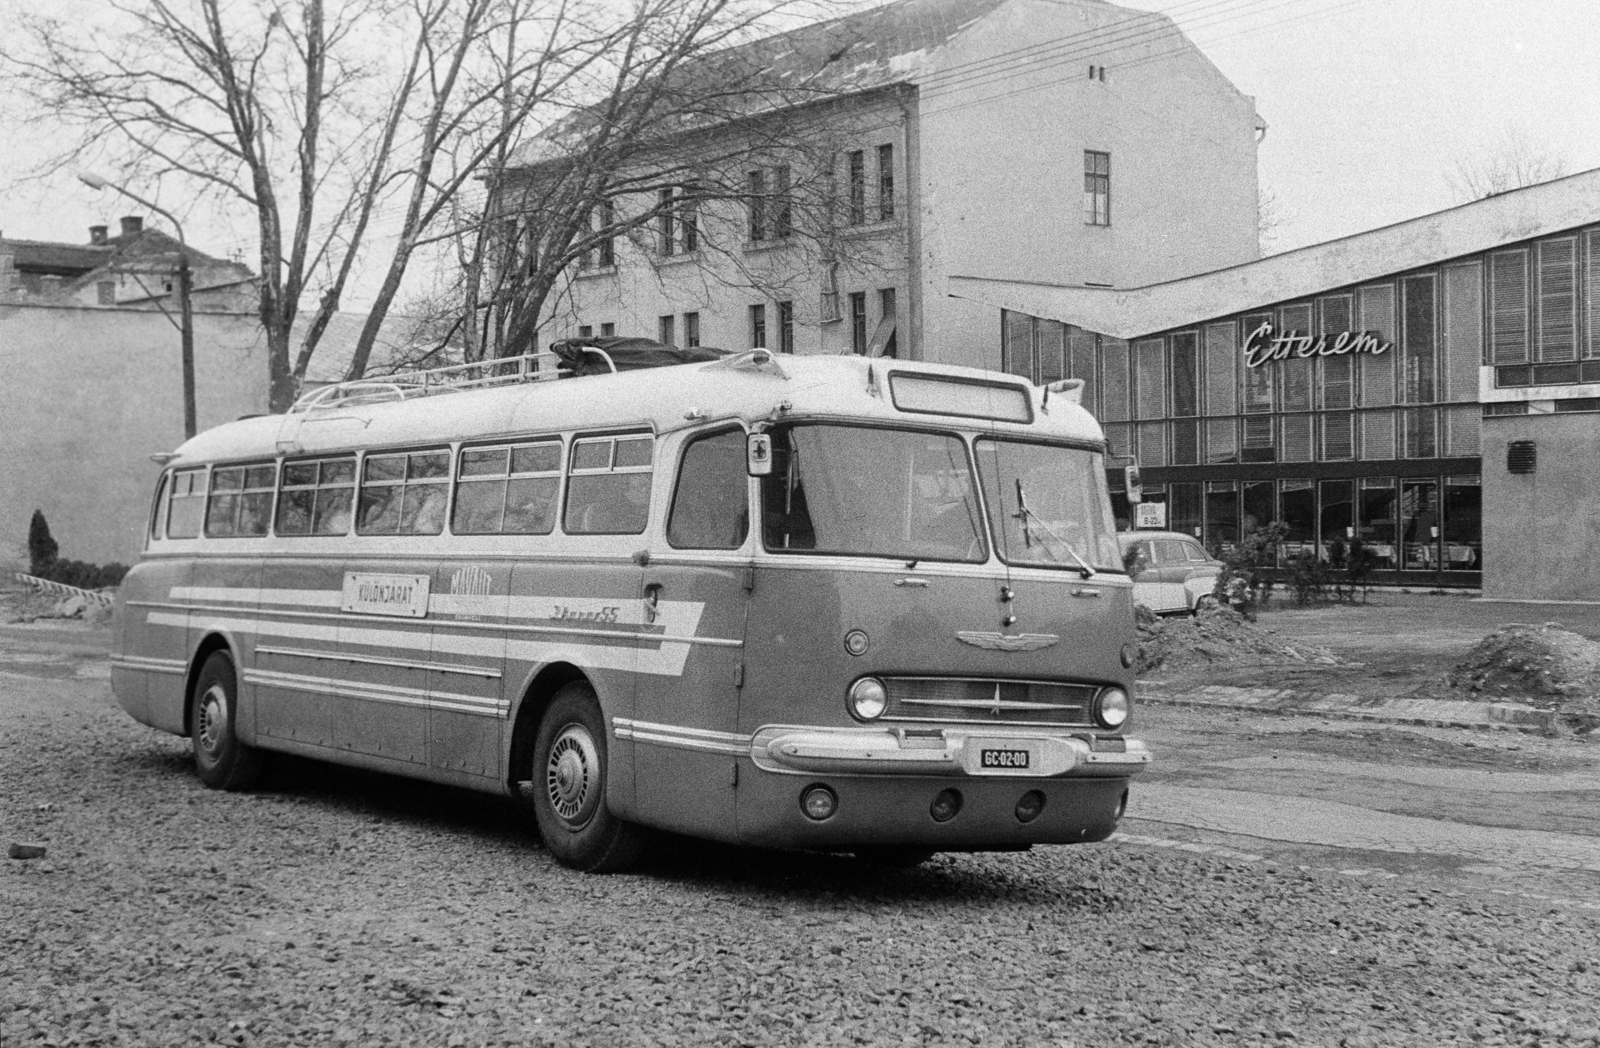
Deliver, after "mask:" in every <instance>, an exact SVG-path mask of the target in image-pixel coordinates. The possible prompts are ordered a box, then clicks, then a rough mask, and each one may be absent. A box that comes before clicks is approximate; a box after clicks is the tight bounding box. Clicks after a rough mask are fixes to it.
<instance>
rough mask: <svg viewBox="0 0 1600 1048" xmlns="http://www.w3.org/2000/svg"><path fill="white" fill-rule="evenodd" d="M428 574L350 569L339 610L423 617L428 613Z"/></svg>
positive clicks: (415, 617)
mask: <svg viewBox="0 0 1600 1048" xmlns="http://www.w3.org/2000/svg"><path fill="white" fill-rule="evenodd" d="M431 581H432V579H431V578H430V577H429V576H427V575H364V574H361V573H359V572H354V571H347V572H345V576H344V599H343V600H342V601H341V602H340V605H339V607H340V610H342V611H350V612H354V613H355V614H357V615H396V616H399V617H401V618H407V619H420V618H424V617H425V616H426V615H427V614H428V585H429V583H430V582H431Z"/></svg>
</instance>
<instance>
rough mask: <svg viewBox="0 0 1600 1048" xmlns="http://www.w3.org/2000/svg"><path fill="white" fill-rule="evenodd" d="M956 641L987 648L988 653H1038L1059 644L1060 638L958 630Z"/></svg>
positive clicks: (1051, 635) (1042, 634) (1038, 634)
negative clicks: (1041, 649)
mask: <svg viewBox="0 0 1600 1048" xmlns="http://www.w3.org/2000/svg"><path fill="white" fill-rule="evenodd" d="M956 640H959V641H960V642H961V643H963V644H970V645H972V646H973V647H974V648H987V649H988V650H989V651H1038V650H1039V649H1040V648H1048V647H1050V646H1051V645H1052V644H1059V643H1060V642H1061V638H1060V637H1058V636H1056V635H1055V634H1054V633H1016V634H1007V633H998V632H996V633H988V632H980V631H977V630H958V631H957V632H956Z"/></svg>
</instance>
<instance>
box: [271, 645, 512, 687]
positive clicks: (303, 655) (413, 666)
mask: <svg viewBox="0 0 1600 1048" xmlns="http://www.w3.org/2000/svg"><path fill="white" fill-rule="evenodd" d="M256 654H257V655H282V656H284V657H286V658H294V659H322V660H324V661H326V662H360V663H363V664H365V665H368V666H393V667H395V668H396V669H403V670H429V671H437V672H439V673H459V674H461V675H462V676H466V677H485V678H487V679H489V680H499V679H500V671H499V670H491V669H488V668H487V667H483V666H456V665H451V664H450V663H448V662H414V661H412V660H410V659H380V658H374V657H372V656H370V655H352V654H350V653H348V652H338V651H310V650H308V649H305V648H276V647H269V646H268V645H265V644H257V645H256Z"/></svg>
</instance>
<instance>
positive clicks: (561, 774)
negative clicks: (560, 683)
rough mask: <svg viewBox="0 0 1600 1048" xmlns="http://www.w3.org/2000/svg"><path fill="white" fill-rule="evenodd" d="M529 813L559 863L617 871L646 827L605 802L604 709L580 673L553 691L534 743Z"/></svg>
mask: <svg viewBox="0 0 1600 1048" xmlns="http://www.w3.org/2000/svg"><path fill="white" fill-rule="evenodd" d="M531 771H532V774H531V775H530V776H529V778H530V779H532V780H533V813H534V818H535V820H536V821H537V822H538V824H539V834H540V836H542V837H543V838H544V844H545V847H546V848H549V849H550V854H551V855H553V856H555V858H556V861H557V862H559V863H561V865H563V866H566V867H569V868H571V869H574V870H581V871H583V872H585V873H616V872H619V871H621V870H625V869H627V868H629V867H630V866H632V865H633V864H634V863H635V862H637V861H638V859H639V856H640V854H641V853H642V852H643V850H644V830H643V829H642V828H641V827H638V826H635V825H634V824H633V823H630V822H627V821H625V820H623V819H619V818H617V817H616V816H615V815H613V814H611V811H610V810H609V809H608V808H607V807H606V786H607V782H608V781H609V764H608V760H607V747H606V725H605V717H604V715H603V714H602V713H601V712H600V703H599V700H598V699H597V698H596V697H595V693H594V689H593V688H591V687H590V686H589V685H588V684H587V683H585V682H583V681H575V682H573V683H571V684H568V685H567V686H566V687H564V688H562V689H561V690H560V691H558V692H557V693H556V696H555V698H554V699H552V700H551V702H550V708H549V709H548V710H546V711H545V714H544V719H543V720H541V721H540V722H539V732H538V735H537V736H536V737H535V739H534V744H533V767H532V769H531Z"/></svg>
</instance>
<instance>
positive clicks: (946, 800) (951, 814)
mask: <svg viewBox="0 0 1600 1048" xmlns="http://www.w3.org/2000/svg"><path fill="white" fill-rule="evenodd" d="M960 810H961V791H960V790H940V791H939V793H938V794H937V795H936V796H935V797H934V798H933V803H932V804H930V805H928V814H929V815H932V816H933V821H934V822H949V821H950V820H951V819H953V818H955V817H956V813H957V812H959V811H960Z"/></svg>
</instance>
